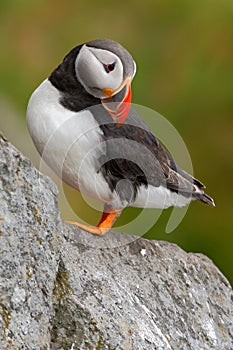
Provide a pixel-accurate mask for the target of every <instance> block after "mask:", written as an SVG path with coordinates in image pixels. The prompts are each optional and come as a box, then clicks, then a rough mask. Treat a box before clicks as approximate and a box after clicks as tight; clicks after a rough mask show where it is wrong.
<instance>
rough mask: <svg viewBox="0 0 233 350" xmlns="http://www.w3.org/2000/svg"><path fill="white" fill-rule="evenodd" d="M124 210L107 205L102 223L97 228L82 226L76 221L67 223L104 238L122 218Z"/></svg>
mask: <svg viewBox="0 0 233 350" xmlns="http://www.w3.org/2000/svg"><path fill="white" fill-rule="evenodd" d="M121 212H122V209H114V208H112V207H110V206H107V205H105V207H104V212H103V214H102V216H101V219H100V222H99V224H98V225H97V226H90V225H85V224H81V223H79V222H75V221H66V222H67V223H68V224H71V225H75V226H78V227H80V228H81V229H82V230H84V231H87V232H90V233H93V234H94V235H99V236H103V235H105V234H106V233H107V232H108V231H109V230H110V229H111V228H112V225H113V224H114V222H115V221H116V219H117V218H118V217H119V216H120V214H121Z"/></svg>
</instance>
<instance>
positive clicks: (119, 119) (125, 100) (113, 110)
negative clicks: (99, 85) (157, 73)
mask: <svg viewBox="0 0 233 350" xmlns="http://www.w3.org/2000/svg"><path fill="white" fill-rule="evenodd" d="M102 91H103V93H104V94H105V95H106V96H107V97H106V98H103V99H102V100H101V103H102V105H103V107H104V108H105V109H106V111H107V112H108V113H109V114H110V116H111V117H112V119H113V120H114V122H115V123H116V124H117V126H118V127H120V126H121V125H122V124H123V123H124V121H125V119H126V117H127V115H128V113H129V110H130V103H131V98H132V92H131V78H130V77H126V78H125V79H124V80H123V82H122V84H121V85H120V86H119V88H118V89H116V90H112V89H109V88H105V89H103V90H102Z"/></svg>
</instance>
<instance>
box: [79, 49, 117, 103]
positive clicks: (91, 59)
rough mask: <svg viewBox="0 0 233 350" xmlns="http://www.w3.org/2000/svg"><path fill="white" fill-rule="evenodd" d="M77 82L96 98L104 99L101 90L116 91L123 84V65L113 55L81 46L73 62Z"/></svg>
mask: <svg viewBox="0 0 233 350" xmlns="http://www.w3.org/2000/svg"><path fill="white" fill-rule="evenodd" d="M75 71H76V75H77V78H78V80H79V81H80V83H81V84H82V85H83V87H84V88H85V90H86V91H87V92H89V93H90V94H91V95H93V96H95V97H97V98H105V97H106V95H104V93H103V91H102V89H106V88H107V89H112V90H116V89H117V88H119V86H120V85H121V83H122V82H123V65H122V62H121V60H120V59H119V57H118V56H116V55H115V54H114V53H112V52H110V51H107V50H102V49H97V48H93V47H88V46H86V45H83V47H82V48H81V50H80V52H79V54H78V56H77V58H76V62H75Z"/></svg>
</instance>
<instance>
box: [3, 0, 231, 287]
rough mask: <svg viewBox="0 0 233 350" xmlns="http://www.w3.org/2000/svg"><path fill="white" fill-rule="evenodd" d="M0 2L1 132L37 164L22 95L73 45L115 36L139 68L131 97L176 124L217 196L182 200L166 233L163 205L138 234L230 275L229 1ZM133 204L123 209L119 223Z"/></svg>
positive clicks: (78, 204) (74, 199)
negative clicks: (208, 200) (186, 203)
mask: <svg viewBox="0 0 233 350" xmlns="http://www.w3.org/2000/svg"><path fill="white" fill-rule="evenodd" d="M0 9H1V11H0V16H1V20H0V44H1V55H0V74H1V75H0V76H1V79H0V101H1V119H0V129H2V130H3V132H4V134H5V136H6V137H7V138H8V139H9V140H10V141H11V142H12V143H13V144H15V145H16V146H17V147H18V148H19V149H20V150H22V151H23V152H24V154H26V155H27V156H28V157H30V158H31V159H32V160H33V162H34V164H36V165H37V166H38V164H39V157H38V155H37V153H36V151H35V149H34V147H33V146H32V143H31V140H30V138H29V136H28V132H27V128H26V122H25V109H26V105H27V101H28V98H29V96H30V94H31V93H32V91H33V90H34V89H35V88H36V87H37V86H38V85H39V83H40V82H41V81H42V80H43V79H44V78H46V77H47V76H48V74H49V73H50V72H51V71H52V70H53V69H54V68H55V66H56V65H58V63H59V62H60V61H61V59H62V58H63V57H64V55H65V54H66V53H67V52H68V51H69V50H70V49H71V48H72V47H74V46H76V45H78V44H80V43H83V42H86V41H88V40H91V39H95V38H102V37H104V38H111V39H114V40H116V41H119V42H120V43H121V44H122V45H124V46H125V47H126V48H128V49H129V51H130V52H131V53H132V55H133V56H134V58H135V60H136V62H137V66H138V72H137V75H136V78H135V80H134V83H133V101H134V102H135V103H137V104H141V105H144V106H148V107H150V108H152V109H154V110H156V111H158V112H160V113H161V114H162V115H163V116H165V117H166V118H167V119H168V120H170V122H171V123H172V124H173V125H174V126H175V127H176V129H177V130H178V131H179V133H180V135H182V137H183V139H184V141H185V143H186V145H187V147H188V149H189V152H190V155H191V158H192V162H193V167H194V174H195V176H196V177H197V178H199V179H200V180H202V181H203V182H204V183H205V184H207V189H208V191H207V192H208V193H209V194H210V195H212V196H213V197H214V199H215V201H216V208H209V207H207V206H204V205H202V204H201V203H193V204H192V205H190V207H189V210H188V212H187V214H186V216H185V218H184V220H183V221H182V223H181V224H180V225H179V227H178V228H177V229H176V230H175V231H173V232H172V233H171V234H169V235H168V234H166V233H165V226H166V222H167V218H168V215H169V213H170V212H169V210H168V211H164V213H163V214H162V216H161V217H160V219H159V221H158V222H157V223H156V224H155V226H154V227H153V228H152V229H151V230H150V231H149V232H148V233H147V234H146V237H148V238H153V239H161V240H167V241H171V242H175V243H177V244H178V245H179V246H181V247H182V248H183V249H185V250H186V251H192V252H202V253H204V254H206V255H207V256H209V258H211V259H212V260H213V261H214V262H215V264H216V265H217V266H218V267H219V268H220V269H221V271H222V272H223V273H224V274H225V275H226V277H227V278H228V279H229V280H230V281H231V283H233V211H232V207H233V206H232V180H233V162H232V161H233V2H232V0H221V1H217V0H209V1H208V0H196V1H193V0H182V1H181V0H177V1H176V2H175V1H172V0H169V1H167V0H144V1H139V0H138V1H132V0H131V1H127V2H126V1H123V0H120V1H119V0H118V1H117V2H109V1H101V0H100V1H98V2H97V1H89V2H88V1H77V0H75V1H71V0H67V1H59V0H57V1H55V0H46V1H45V0H41V1H31V0H16V1H12V0H6V1H5V0H2V1H1V4H0ZM65 192H66V194H67V197H68V199H69V202H70V204H71V205H72V206H73V208H74V210H76V211H77V213H78V214H79V215H80V216H81V217H82V218H83V219H84V220H85V221H87V222H90V223H92V224H96V223H97V221H98V217H99V215H100V214H99V213H97V212H95V210H94V209H92V208H88V206H87V205H85V203H84V202H83V200H82V199H81V197H80V195H79V194H78V193H77V192H75V191H73V190H71V189H70V188H68V187H67V186H65ZM60 205H61V207H62V203H61V204H60ZM64 210H65V209H64ZM64 210H63V217H65V218H67V214H66V212H64ZM138 212H139V211H138V210H137V209H126V210H125V211H124V213H123V215H122V218H121V219H120V220H121V222H122V223H124V222H127V220H129V218H132V217H133V216H136V215H137V214H138ZM152 215H153V214H152ZM135 233H138V232H135ZM138 234H140V232H139V233H138Z"/></svg>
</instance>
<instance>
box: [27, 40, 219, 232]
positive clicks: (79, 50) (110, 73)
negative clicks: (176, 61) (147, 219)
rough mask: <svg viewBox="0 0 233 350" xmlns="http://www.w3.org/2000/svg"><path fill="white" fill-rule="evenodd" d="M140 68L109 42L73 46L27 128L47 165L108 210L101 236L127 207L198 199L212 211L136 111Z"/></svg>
mask: <svg viewBox="0 0 233 350" xmlns="http://www.w3.org/2000/svg"><path fill="white" fill-rule="evenodd" d="M135 73H136V64H135V62H134V60H133V58H132V56H131V54H130V53H129V52H128V51H127V50H126V49H125V48H124V47H123V46H121V45H120V44H119V43H117V42H115V41H113V40H110V39H97V40H92V41H89V42H86V43H83V44H81V45H78V46H76V47H74V48H73V49H72V50H71V51H70V52H69V53H68V54H67V55H66V56H65V58H64V59H63V61H62V62H61V63H60V64H59V65H58V67H57V68H55V69H54V70H53V71H52V73H51V74H50V75H49V77H48V78H47V79H45V80H44V81H43V82H42V83H41V84H40V85H39V87H38V88H37V89H36V90H35V91H34V92H33V93H32V95H31V97H30V99H29V102H28V106H27V112H26V117H27V125H28V129H29V133H30V135H31V138H32V140H33V142H34V144H35V147H36V148H37V150H38V152H39V153H40V155H41V157H42V158H43V160H44V161H45V162H46V163H47V164H48V165H49V166H50V167H51V168H52V169H53V170H54V171H55V173H57V175H58V176H60V177H61V178H62V180H63V181H64V182H66V183H67V184H68V185H70V186H72V187H74V188H75V189H77V190H78V191H80V192H81V193H83V194H85V195H87V196H90V197H92V198H95V199H97V200H99V201H101V202H102V203H103V204H104V207H103V213H102V216H101V219H100V221H99V223H98V225H97V226H91V225H88V224H83V223H79V222H73V221H67V222H68V223H69V224H72V225H76V226H78V227H79V228H81V229H83V230H85V231H88V232H90V233H92V234H96V235H104V234H105V233H106V232H108V231H109V230H110V229H111V228H112V226H113V224H114V222H115V221H116V219H117V218H118V217H119V215H120V214H121V212H122V210H123V209H124V208H126V207H128V206H132V207H139V208H160V209H165V208H168V207H171V206H176V207H183V206H186V205H188V204H189V203H190V202H191V201H193V200H199V201H201V202H203V203H205V204H208V205H209V206H215V204H214V200H213V199H212V198H211V197H210V196H208V195H207V194H206V193H205V192H204V188H205V186H204V185H203V184H202V183H201V182H200V181H199V180H197V179H195V178H194V177H193V176H191V175H190V174H188V173H187V172H186V171H185V170H183V169H181V168H180V167H179V166H178V165H177V164H176V162H175V161H174V159H173V158H172V156H171V154H170V153H169V152H168V151H167V149H166V148H165V146H164V145H163V144H162V143H161V142H160V141H159V140H158V138H157V137H156V136H155V135H154V134H153V132H152V131H151V129H150V128H149V126H148V125H147V124H146V123H145V122H144V121H143V119H141V117H140V116H139V115H138V113H137V112H136V111H135V110H134V109H133V106H132V105H131V100H132V89H131V83H132V80H133V78H134V76H135Z"/></svg>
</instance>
